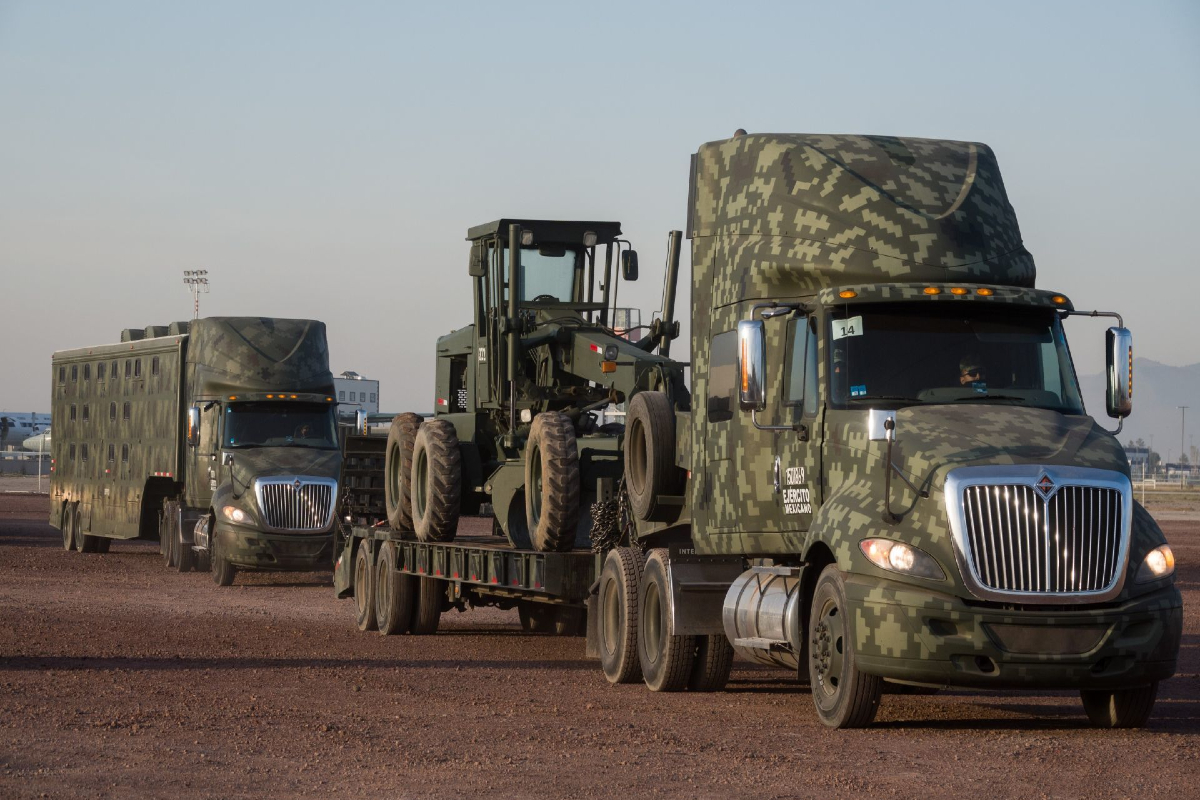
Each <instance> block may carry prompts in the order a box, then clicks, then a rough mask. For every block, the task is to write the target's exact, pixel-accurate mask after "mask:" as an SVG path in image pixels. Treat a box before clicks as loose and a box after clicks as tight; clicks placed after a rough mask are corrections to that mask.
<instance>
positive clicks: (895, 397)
mask: <svg viewBox="0 0 1200 800" xmlns="http://www.w3.org/2000/svg"><path fill="white" fill-rule="evenodd" d="M880 400H883V401H885V402H901V403H923V402H925V401H924V400H921V399H920V398H918V397H905V396H904V395H899V394H873V395H870V396H868V397H850V398H847V400H846V404H847V405H849V404H850V403H874V402H877V401H880Z"/></svg>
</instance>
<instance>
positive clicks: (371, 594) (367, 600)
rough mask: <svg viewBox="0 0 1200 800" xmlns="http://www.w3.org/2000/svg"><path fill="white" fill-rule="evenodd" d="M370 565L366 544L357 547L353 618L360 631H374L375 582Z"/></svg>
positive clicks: (369, 552) (367, 545) (369, 554)
mask: <svg viewBox="0 0 1200 800" xmlns="http://www.w3.org/2000/svg"><path fill="white" fill-rule="evenodd" d="M373 567H374V565H373V564H372V563H371V547H370V545H369V544H368V543H367V542H363V543H362V544H360V545H359V546H358V553H357V554H356V555H355V556H354V618H355V622H357V623H358V629H359V630H360V631H373V630H375V580H374V577H375V575H374V573H375V570H374V569H373Z"/></svg>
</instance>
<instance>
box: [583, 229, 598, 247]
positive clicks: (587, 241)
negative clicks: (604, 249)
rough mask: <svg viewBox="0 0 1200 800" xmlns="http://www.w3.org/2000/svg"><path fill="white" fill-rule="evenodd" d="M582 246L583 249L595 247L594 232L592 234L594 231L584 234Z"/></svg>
mask: <svg viewBox="0 0 1200 800" xmlns="http://www.w3.org/2000/svg"><path fill="white" fill-rule="evenodd" d="M583 246H584V247H595V246H596V234H595V232H594V231H586V232H584V234H583Z"/></svg>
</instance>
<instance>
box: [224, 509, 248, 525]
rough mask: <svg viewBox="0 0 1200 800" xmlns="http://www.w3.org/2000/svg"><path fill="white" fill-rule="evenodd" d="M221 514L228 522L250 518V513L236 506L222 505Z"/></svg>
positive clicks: (243, 520)
mask: <svg viewBox="0 0 1200 800" xmlns="http://www.w3.org/2000/svg"><path fill="white" fill-rule="evenodd" d="M221 515H222V516H223V517H225V519H227V520H229V521H230V522H238V523H241V522H245V521H246V520H248V519H250V515H249V514H247V513H246V512H245V511H242V510H241V509H240V508H238V507H237V506H223V507H222V508H221Z"/></svg>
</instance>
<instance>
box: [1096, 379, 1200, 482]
mask: <svg viewBox="0 0 1200 800" xmlns="http://www.w3.org/2000/svg"><path fill="white" fill-rule="evenodd" d="M1079 382H1080V384H1081V388H1082V390H1083V402H1084V403H1085V404H1086V405H1087V409H1088V413H1090V414H1091V415H1092V416H1093V417H1095V418H1096V419H1097V420H1099V421H1100V423H1101V424H1102V425H1104V426H1105V427H1106V428H1109V429H1110V430H1111V429H1113V428H1115V427H1116V422H1117V421H1116V420H1114V419H1110V418H1109V417H1108V416H1107V415H1106V414H1105V413H1104V390H1105V380H1104V376H1103V375H1082V376H1080V378H1079ZM1179 406H1191V407H1190V408H1189V409H1188V410H1187V412H1186V418H1185V419H1186V429H1185V430H1184V441H1183V447H1184V451H1185V452H1188V453H1189V456H1188V457H1189V459H1190V460H1192V461H1193V463H1194V462H1195V461H1196V459H1195V458H1194V457H1193V455H1200V453H1194V450H1193V449H1195V450H1200V364H1191V365H1190V366H1186V367H1171V366H1168V365H1166V364H1160V363H1158V362H1157V361H1151V360H1150V359H1148V358H1135V359H1134V360H1133V414H1132V415H1130V417H1129V418H1128V419H1127V420H1125V427H1124V429H1122V431H1121V433H1120V435H1119V436H1118V437H1117V438H1119V439H1120V440H1121V444H1126V443H1128V442H1129V441H1130V440H1133V441H1137V440H1138V439H1144V440H1145V441H1146V444H1147V445H1149V444H1150V443H1151V439H1152V438H1153V443H1154V449H1155V450H1156V451H1157V452H1158V453H1159V454H1160V455H1161V456H1162V457H1163V459H1164V460H1166V459H1167V458H1168V456H1169V458H1170V460H1171V461H1172V462H1176V461H1178V460H1179V433H1180V414H1181V412H1180V410H1179Z"/></svg>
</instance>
